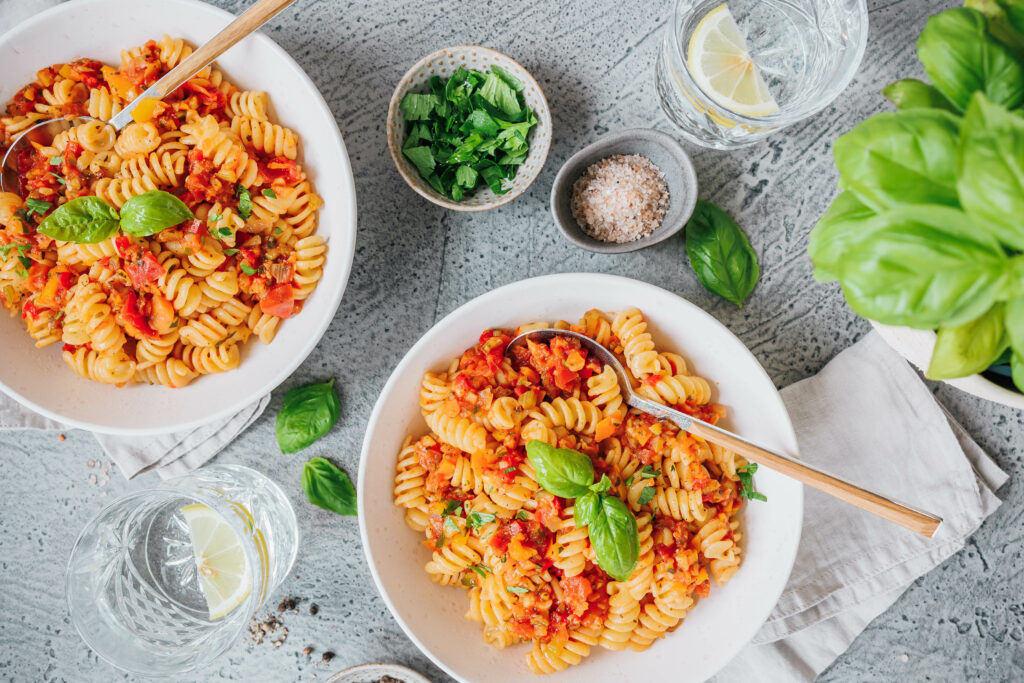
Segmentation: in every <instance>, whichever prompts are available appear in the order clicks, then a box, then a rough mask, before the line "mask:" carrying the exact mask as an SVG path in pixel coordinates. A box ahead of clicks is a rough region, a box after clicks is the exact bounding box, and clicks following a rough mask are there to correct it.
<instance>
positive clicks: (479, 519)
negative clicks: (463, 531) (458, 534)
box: [466, 512, 494, 529]
mask: <svg viewBox="0 0 1024 683" xmlns="http://www.w3.org/2000/svg"><path fill="white" fill-rule="evenodd" d="M493 521H494V515H493V514H491V513H490V512H470V513H469V516H468V517H466V526H468V527H469V528H470V529H478V528H480V527H482V526H483V525H485V524H490V523H491V522H493Z"/></svg>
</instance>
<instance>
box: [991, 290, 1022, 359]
mask: <svg viewBox="0 0 1024 683" xmlns="http://www.w3.org/2000/svg"><path fill="white" fill-rule="evenodd" d="M1004 324H1005V326H1006V337H1007V340H1008V341H1009V343H1010V346H1012V347H1013V350H1014V351H1015V352H1017V353H1019V354H1021V355H1024V297H1021V298H1016V299H1013V300H1012V301H1007V302H1006V307H1005V318H1004ZM995 362H997V363H998V362H999V361H998V360H996V361H995ZM1003 362H1004V363H1006V362H1009V359H1006V360H1003Z"/></svg>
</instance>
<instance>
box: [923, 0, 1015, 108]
mask: <svg viewBox="0 0 1024 683" xmlns="http://www.w3.org/2000/svg"><path fill="white" fill-rule="evenodd" d="M917 56H918V57H919V58H920V60H921V64H923V65H924V70H925V72H926V73H927V74H928V78H929V79H930V80H931V82H932V83H934V84H935V87H936V88H938V90H939V92H941V93H942V94H943V95H945V96H946V97H947V98H948V99H949V100H950V101H951V102H952V103H953V104H955V105H956V106H957V107H959V108H960V109H961V110H963V109H966V108H967V104H968V102H970V99H971V95H973V94H974V93H975V92H978V91H980V92H983V93H985V94H986V95H987V96H988V97H989V99H991V100H992V101H993V102H996V103H997V104H1001V105H1003V106H1005V107H1007V108H1008V109H1013V108H1014V107H1016V106H1018V105H1019V104H1020V103H1021V100H1022V99H1024V66H1022V65H1021V63H1020V62H1019V61H1017V59H1016V58H1015V57H1014V56H1013V53H1012V52H1011V51H1010V49H1009V48H1008V47H1006V46H1005V45H1003V44H1002V43H1000V42H999V41H997V40H996V39H995V38H994V37H993V36H992V34H991V33H989V31H988V28H987V22H986V20H985V16H984V15H983V14H982V13H981V12H978V11H977V10H974V9H969V8H966V7H959V8H955V9H950V10H946V11H945V12H940V13H939V14H936V15H934V16H933V17H931V18H930V19H928V23H927V24H926V25H925V27H924V30H923V31H922V32H921V36H920V37H919V38H918V40H917Z"/></svg>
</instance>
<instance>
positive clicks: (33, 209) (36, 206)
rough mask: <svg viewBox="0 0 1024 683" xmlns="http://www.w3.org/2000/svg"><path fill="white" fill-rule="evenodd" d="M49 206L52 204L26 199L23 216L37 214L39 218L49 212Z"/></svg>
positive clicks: (30, 198) (31, 198)
mask: <svg viewBox="0 0 1024 683" xmlns="http://www.w3.org/2000/svg"><path fill="white" fill-rule="evenodd" d="M51 206H53V202H47V201H43V200H42V199H36V198H34V197H29V198H28V199H26V200H25V215H27V216H31V215H32V214H34V213H37V214H39V215H40V216H42V215H43V214H44V213H46V212H47V211H49V210H50V207H51Z"/></svg>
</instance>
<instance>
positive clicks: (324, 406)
mask: <svg viewBox="0 0 1024 683" xmlns="http://www.w3.org/2000/svg"><path fill="white" fill-rule="evenodd" d="M340 415H341V402H340V401H339V400H338V392H337V391H336V390H335V389H334V380H333V379H331V380H330V381H327V382H321V383H318V384H307V385H306V386H302V387H296V388H294V389H292V390H291V391H289V392H288V393H287V394H286V395H285V397H284V404H283V405H282V406H281V412H279V413H278V414H277V425H276V434H277V443H278V445H279V446H280V447H281V452H282V453H295V452H296V451H301V450H302V449H303V448H306V447H307V446H309V445H310V444H312V443H313V442H314V441H316V440H317V439H319V438H320V437H321V436H323V435H324V434H326V433H327V432H329V431H330V430H331V427H333V426H334V424H335V423H336V422H337V421H338V417H339V416H340Z"/></svg>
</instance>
